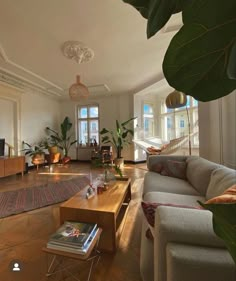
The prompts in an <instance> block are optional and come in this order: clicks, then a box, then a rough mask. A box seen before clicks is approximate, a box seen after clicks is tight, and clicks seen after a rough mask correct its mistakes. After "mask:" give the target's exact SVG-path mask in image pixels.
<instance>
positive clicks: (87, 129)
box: [78, 105, 99, 144]
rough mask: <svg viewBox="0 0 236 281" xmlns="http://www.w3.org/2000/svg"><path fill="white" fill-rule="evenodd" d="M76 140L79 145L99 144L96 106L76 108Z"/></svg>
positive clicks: (97, 110)
mask: <svg viewBox="0 0 236 281" xmlns="http://www.w3.org/2000/svg"><path fill="white" fill-rule="evenodd" d="M78 140H79V143H81V144H90V143H92V142H94V141H96V142H97V143H98V144H99V109H98V106H97V105H83V106H79V107H78Z"/></svg>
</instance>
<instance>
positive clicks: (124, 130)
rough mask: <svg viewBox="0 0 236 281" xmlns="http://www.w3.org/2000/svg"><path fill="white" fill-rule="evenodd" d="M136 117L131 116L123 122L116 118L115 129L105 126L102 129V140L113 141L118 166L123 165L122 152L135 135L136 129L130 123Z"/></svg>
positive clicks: (105, 141) (105, 142)
mask: <svg viewBox="0 0 236 281" xmlns="http://www.w3.org/2000/svg"><path fill="white" fill-rule="evenodd" d="M136 118H137V117H133V118H130V119H129V120H127V121H124V122H122V123H121V122H119V121H118V120H116V129H115V130H108V129H106V128H103V129H102V130H101V131H100V135H101V136H102V140H101V142H102V143H104V144H108V143H111V144H112V145H113V147H114V149H115V151H116V158H115V159H114V162H115V164H116V165H117V166H122V165H123V163H124V159H123V157H122V154H121V153H122V150H123V148H124V146H125V145H128V144H130V143H131V137H132V136H133V135H134V130H133V129H132V128H131V127H130V125H131V122H132V121H133V120H134V119H136Z"/></svg>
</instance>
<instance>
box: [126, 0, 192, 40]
mask: <svg viewBox="0 0 236 281" xmlns="http://www.w3.org/2000/svg"><path fill="white" fill-rule="evenodd" d="M123 1H124V2H125V3H128V4H130V5H132V6H133V7H134V8H136V9H137V10H138V11H139V12H140V14H141V15H142V16H143V17H144V18H146V19H147V20H148V22H147V37H148V38H150V37H152V36H153V35H155V34H156V33H157V32H158V31H159V30H160V29H161V28H162V27H164V25H165V24H166V23H167V22H168V21H169V19H170V17H171V16H172V14H175V13H178V12H180V11H182V10H183V9H184V7H186V5H188V4H189V3H191V2H192V0H165V1H163V0H123Z"/></svg>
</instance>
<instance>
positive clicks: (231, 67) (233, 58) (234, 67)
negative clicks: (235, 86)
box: [227, 41, 236, 79]
mask: <svg viewBox="0 0 236 281" xmlns="http://www.w3.org/2000/svg"><path fill="white" fill-rule="evenodd" d="M227 73H228V76H229V78H230V79H236V41H235V42H234V45H233V47H232V49H231V53H230V55H229V64H228V69H227Z"/></svg>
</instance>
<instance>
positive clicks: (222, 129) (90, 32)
mask: <svg viewBox="0 0 236 281" xmlns="http://www.w3.org/2000/svg"><path fill="white" fill-rule="evenodd" d="M2 2H3V3H2V4H1V6H2V8H1V12H0V34H1V35H0V120H1V121H0V123H1V126H0V138H5V139H6V142H7V143H9V144H10V145H12V146H13V147H14V153H15V155H23V152H22V151H21V150H22V148H23V147H22V142H23V141H26V142H28V143H32V144H33V143H37V142H39V141H40V140H41V139H42V138H44V136H45V128H46V127H50V128H53V129H55V130H58V129H59V128H60V124H61V122H62V121H63V119H64V117H65V116H68V117H69V118H70V120H71V121H72V124H73V127H72V133H73V136H74V137H75V138H77V139H80V133H79V125H78V124H79V118H78V109H79V108H81V107H83V106H88V105H89V106H90V105H96V106H98V108H99V129H102V128H104V127H105V128H114V127H115V120H116V119H117V120H120V121H125V120H128V119H129V118H132V117H137V119H136V120H135V121H134V124H133V129H134V132H135V133H134V137H135V138H136V139H140V138H141V139H142V140H143V135H142V136H140V132H143V131H144V129H145V126H144V104H151V105H154V107H153V108H154V109H155V110H156V111H154V118H153V125H152V126H153V130H152V135H151V136H153V137H155V136H161V137H162V135H161V134H160V131H161V126H160V109H159V107H157V103H158V104H160V103H161V101H162V102H164V101H165V99H166V97H167V96H168V94H169V93H171V92H172V91H173V90H174V88H173V87H170V86H169V85H168V83H167V81H166V79H165V78H164V75H163V71H162V61H163V57H164V54H165V52H166V49H167V46H168V44H169V42H170V40H171V38H172V37H173V36H174V34H175V33H176V32H177V31H178V29H179V28H180V27H181V25H182V24H181V20H180V18H179V17H178V15H177V16H176V17H173V18H172V19H171V21H170V22H169V23H168V24H167V25H166V26H165V28H163V30H162V31H161V32H159V33H158V34H157V35H156V36H154V37H152V38H151V39H150V40H147V38H146V34H145V29H146V20H145V19H144V18H142V17H141V16H140V15H139V14H138V12H137V11H136V10H135V9H133V7H131V6H129V5H126V4H125V3H123V1H109V0H103V1H102V3H100V4H97V3H96V4H95V3H84V1H73V2H72V3H70V4H68V3H60V4H58V2H57V1H52V2H50V3H48V1H43V2H42V1H40V3H39V2H38V3H30V2H29V1H26V0H25V1H23V2H22V1H21V3H18V2H17V1H13V2H12V1H11V2H10V3H9V1H5V0H4V1H2ZM55 7H56V8H55ZM68 19H69V20H68ZM121 19H122V20H121ZM72 40H74V41H81V42H83V43H84V44H85V45H86V46H87V47H88V48H91V49H92V50H93V52H94V57H93V58H92V60H91V61H89V62H88V63H78V62H77V61H76V60H74V59H73V58H72V59H71V58H68V57H66V56H65V54H64V53H63V51H62V46H63V44H64V43H65V42H67V41H70V42H71V41H72ZM77 75H80V80H81V82H82V84H84V85H86V86H87V87H88V90H89V96H88V97H87V98H84V97H82V98H80V99H79V100H72V99H71V97H70V96H69V88H70V86H71V85H73V84H74V83H75V82H76V77H77ZM157 101H158V102H157ZM157 108H158V109H157ZM235 108H236V90H233V91H232V92H231V93H230V94H228V95H226V96H224V97H222V98H219V99H216V100H212V101H206V102H201V101H199V102H198V105H197V111H198V124H197V127H198V140H197V141H196V147H195V148H196V149H197V151H198V152H197V153H198V154H199V155H200V156H201V157H203V158H205V159H207V160H209V161H212V162H215V163H218V164H221V165H224V166H226V167H229V168H231V169H236V146H235V143H236V123H235V120H236V111H235ZM192 125H193V123H192ZM149 137H150V135H149ZM163 137H164V136H163ZM176 137H178V136H176ZM98 140H99V139H98ZM168 141H169V140H168ZM193 142H194V140H192V144H193V146H194V143H193ZM186 147H187V146H186ZM187 148H188V147H187ZM92 149H93V148H91V147H89V146H88V147H87V146H86V144H85V143H83V149H81V148H80V146H79V144H78V145H74V146H72V147H71V149H70V153H69V155H70V157H71V158H72V160H76V161H77V163H80V165H81V170H83V171H84V174H86V173H87V174H89V165H88V160H89V159H90V156H91V150H92ZM186 151H187V152H186ZM186 151H185V152H184V154H185V155H186V154H187V153H188V150H186ZM123 156H124V158H125V160H126V163H127V166H126V167H125V168H124V169H125V173H126V174H128V173H129V169H132V170H133V171H132V173H131V177H132V178H133V179H134V178H135V174H136V173H138V174H139V177H140V178H141V177H144V174H145V173H146V171H147V170H146V164H145V163H144V162H145V161H146V153H145V152H144V150H143V149H141V148H140V147H139V146H138V145H135V144H134V143H132V144H131V145H130V146H128V147H126V148H124V151H123ZM26 161H27V163H28V165H29V166H31V168H32V170H30V172H32V173H29V175H25V176H24V177H27V176H29V177H31V179H30V180H29V181H30V182H31V183H32V182H33V181H34V180H35V179H36V181H37V180H38V183H40V184H41V183H42V181H41V180H39V178H38V177H39V174H37V173H34V172H35V169H34V168H33V165H32V163H31V159H30V157H27V158H26ZM76 161H74V162H76ZM83 165H85V166H83ZM73 169H74V168H73ZM73 169H72V170H73ZM63 172H64V171H63ZM73 172H75V173H76V171H74V170H73ZM17 177H18V176H17ZM34 177H35V178H34ZM7 179H8V178H4V179H2V178H0V182H1V183H2V186H3V188H4V190H5V191H6V189H7V188H9V187H10V189H11V188H13V189H14V188H15V186H17V184H19V186H21V187H23V183H20V179H19V177H18V178H17V180H16V176H12V178H11V179H9V182H7ZM44 180H45V181H46V179H45V178H44ZM13 182H14V183H13ZM13 185H15V186H14V187H13ZM136 211H137V210H136ZM54 212H55V210H54ZM45 215H46V214H45ZM51 215H52V216H53V211H52V213H51ZM10 226H11V224H9V231H11V229H10ZM0 231H1V230H0ZM2 231H3V230H2ZM131 232H132V231H131ZM21 235H22V234H21ZM12 239H13V240H14V238H12ZM135 239H136V238H135ZM126 242H127V241H126ZM127 243H128V242H127ZM135 247H136V245H135ZM135 250H137V249H136V248H135ZM12 251H14V250H12ZM2 254H3V255H4V251H3V252H2ZM12 256H14V254H12ZM119 258H121V259H122V257H119ZM4 266H6V265H4ZM4 270H5V269H4ZM115 270H117V271H119V267H117V268H115ZM112 272H113V273H114V272H115V271H114V270H113V271H112ZM116 273H117V275H116V277H114V279H109V280H108V281H111V280H114V281H116V280H126V279H124V278H123V279H122V277H124V276H125V270H124V271H123V273H122V274H121V276H122V277H119V274H118V272H116ZM4 276H5V275H4ZM101 276H104V275H101ZM129 276H130V275H129ZM134 276H135V278H136V275H134ZM119 278H120V279H119ZM5 280H6V279H5ZM9 280H11V279H9ZM42 280H44V279H42ZM52 280H53V279H52ZM66 280H67V279H66ZM68 280H70V279H68ZM94 280H100V279H94ZM127 280H128V279H127ZM133 280H135V279H133ZM136 280H137V279H136ZM7 281H8V280H7ZM130 281H131V279H130Z"/></svg>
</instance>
